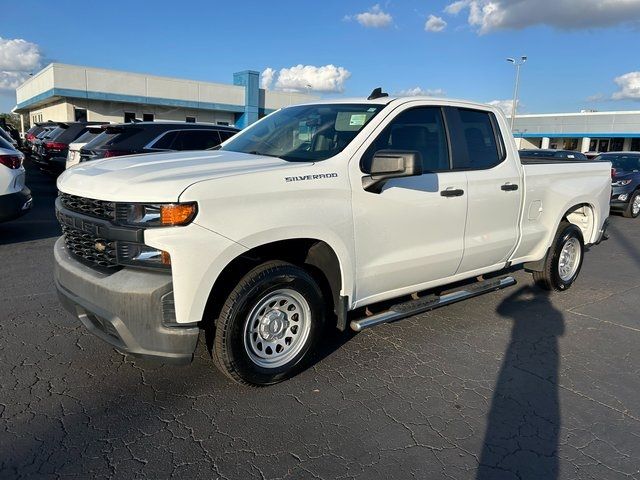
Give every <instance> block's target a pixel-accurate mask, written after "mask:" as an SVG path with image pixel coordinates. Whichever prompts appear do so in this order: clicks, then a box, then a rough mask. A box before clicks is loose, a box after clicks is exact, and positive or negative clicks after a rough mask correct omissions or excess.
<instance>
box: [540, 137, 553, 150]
mask: <svg viewBox="0 0 640 480" xmlns="http://www.w3.org/2000/svg"><path fill="white" fill-rule="evenodd" d="M550 141H551V139H550V138H549V137H542V144H541V145H540V148H542V149H547V148H549V142H550Z"/></svg>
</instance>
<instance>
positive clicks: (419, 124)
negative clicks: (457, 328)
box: [351, 102, 467, 305]
mask: <svg viewBox="0 0 640 480" xmlns="http://www.w3.org/2000/svg"><path fill="white" fill-rule="evenodd" d="M411 105H413V106H411ZM415 105H419V103H418V102H412V104H409V105H405V106H403V107H400V108H402V111H401V112H400V113H398V114H397V115H396V116H395V117H394V118H393V119H392V120H391V121H390V122H389V123H386V124H382V125H381V126H380V127H378V129H377V130H376V132H375V133H374V135H372V138H373V139H374V140H373V141H371V142H370V143H369V144H368V146H364V147H363V149H364V148H366V151H365V152H364V154H362V155H361V158H355V159H354V161H355V162H356V163H358V161H359V164H358V165H356V167H352V170H351V171H352V190H353V194H352V195H353V215H354V229H355V232H354V233H355V245H356V263H357V269H356V271H357V278H356V300H357V304H358V305H362V304H365V303H371V302H373V301H380V300H384V299H387V298H392V297H394V296H397V295H401V294H404V293H410V292H411V291H413V289H414V288H415V290H419V289H420V286H423V285H424V284H425V283H428V282H430V281H434V280H439V279H442V278H446V277H449V276H451V275H453V274H454V273H455V272H456V271H457V269H458V267H459V265H460V262H461V260H462V253H463V242H464V228H465V220H466V214H467V196H466V194H465V193H466V190H467V183H466V173H465V172H454V171H451V168H450V165H451V163H450V153H449V147H448V140H447V133H446V129H445V127H444V115H443V111H442V109H441V108H440V107H433V106H415ZM385 149H391V150H415V151H419V152H420V153H421V155H422V158H423V164H424V174H423V175H421V176H417V177H409V178H399V179H393V180H389V181H388V182H387V183H386V184H385V185H384V187H383V188H382V191H381V192H380V193H371V192H367V191H365V190H364V189H363V188H362V185H361V179H362V177H363V176H364V175H365V174H364V173H363V170H362V169H363V165H366V162H367V161H369V160H370V159H371V158H372V156H373V154H374V153H375V151H377V150H385ZM365 170H366V168H365ZM445 190H457V191H461V192H462V194H461V195H459V196H443V195H442V192H443V191H445Z"/></svg>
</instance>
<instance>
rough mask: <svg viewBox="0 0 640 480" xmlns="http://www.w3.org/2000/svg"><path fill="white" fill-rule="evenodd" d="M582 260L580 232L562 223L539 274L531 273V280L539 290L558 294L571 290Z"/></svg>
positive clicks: (582, 245)
mask: <svg viewBox="0 0 640 480" xmlns="http://www.w3.org/2000/svg"><path fill="white" fill-rule="evenodd" d="M583 259H584V240H583V238H582V231H581V230H580V229H579V228H578V227H577V226H575V225H573V224H571V223H569V222H567V221H563V222H561V223H560V226H559V227H558V231H557V233H556V236H555V237H554V239H553V243H552V244H551V248H550V249H549V251H548V252H547V256H546V258H545V261H544V267H543V270H542V271H541V272H535V271H534V272H533V279H534V281H535V283H536V285H538V286H539V287H540V288H543V289H545V290H556V291H559V292H562V291H565V290H567V289H569V288H571V285H573V282H575V280H576V278H578V274H579V273H580V269H581V268H582V261H583Z"/></svg>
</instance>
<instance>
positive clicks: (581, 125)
mask: <svg viewBox="0 0 640 480" xmlns="http://www.w3.org/2000/svg"><path fill="white" fill-rule="evenodd" d="M514 123H515V124H514V128H513V134H514V136H515V137H516V142H517V143H518V144H519V148H553V149H567V150H577V151H581V152H617V151H640V111H622V112H592V111H584V112H580V113H549V114H536V115H518V116H517V117H516V119H515V122H514Z"/></svg>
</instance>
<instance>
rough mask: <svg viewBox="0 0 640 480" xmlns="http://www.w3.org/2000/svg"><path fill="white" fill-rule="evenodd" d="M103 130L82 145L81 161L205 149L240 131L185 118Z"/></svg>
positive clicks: (139, 123) (130, 124)
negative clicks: (185, 121)
mask: <svg viewBox="0 0 640 480" xmlns="http://www.w3.org/2000/svg"><path fill="white" fill-rule="evenodd" d="M104 130H105V131H104V133H103V134H102V135H99V136H98V137H96V138H95V139H94V140H93V141H91V142H90V143H88V144H87V145H85V146H84V147H82V148H81V149H80V161H81V162H86V161H89V160H97V159H100V158H107V157H119V156H122V155H131V154H137V153H152V152H156V153H158V152H162V151H172V150H206V149H207V148H211V147H215V146H217V145H220V143H222V142H224V141H225V140H227V139H229V138H231V137H232V136H233V135H235V134H236V133H237V132H238V131H239V130H238V129H237V128H234V127H227V126H222V125H212V124H204V123H184V122H135V123H120V124H117V125H108V126H106V127H105V129H104Z"/></svg>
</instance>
